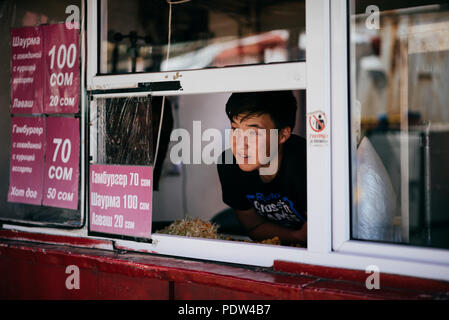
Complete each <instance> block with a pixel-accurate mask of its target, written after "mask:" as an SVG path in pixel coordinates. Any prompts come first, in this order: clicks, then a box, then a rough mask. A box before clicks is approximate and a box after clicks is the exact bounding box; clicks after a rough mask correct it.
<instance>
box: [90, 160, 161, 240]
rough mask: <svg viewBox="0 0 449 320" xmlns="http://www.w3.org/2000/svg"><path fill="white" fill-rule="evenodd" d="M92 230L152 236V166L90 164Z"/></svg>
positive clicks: (124, 234) (143, 236)
mask: <svg viewBox="0 0 449 320" xmlns="http://www.w3.org/2000/svg"><path fill="white" fill-rule="evenodd" d="M89 180H90V189H89V198H90V200H89V208H90V219H89V228H90V231H93V232H99V233H107V234H115V235H122V236H131V237H138V238H149V237H150V236H151V214H152V188H153V186H152V185H153V183H152V180H153V168H152V167H141V166H119V165H91V166H90V178H89Z"/></svg>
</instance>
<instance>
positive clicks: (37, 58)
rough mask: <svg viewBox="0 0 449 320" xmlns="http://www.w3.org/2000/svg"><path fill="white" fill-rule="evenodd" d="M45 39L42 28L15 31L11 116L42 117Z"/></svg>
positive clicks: (12, 50)
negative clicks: (20, 114)
mask: <svg viewBox="0 0 449 320" xmlns="http://www.w3.org/2000/svg"><path fill="white" fill-rule="evenodd" d="M42 52H43V35H42V31H41V28H40V27H26V28H16V29H11V113H13V114H19V113H22V114H23V113H28V114H30V113H42V111H43V107H42V101H43V85H42V82H43V63H42V61H43V58H42Z"/></svg>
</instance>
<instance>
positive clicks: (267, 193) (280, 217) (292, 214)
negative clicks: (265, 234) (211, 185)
mask: <svg viewBox="0 0 449 320" xmlns="http://www.w3.org/2000/svg"><path fill="white" fill-rule="evenodd" d="M283 148H284V149H283V157H282V163H281V166H280V168H279V171H278V173H277V174H276V176H275V177H274V179H273V180H272V181H270V182H268V183H264V182H262V180H261V178H260V175H259V171H258V170H254V171H251V172H245V171H243V170H241V169H240V168H239V166H238V164H237V163H236V159H235V158H234V157H233V156H232V159H233V163H232V164H225V159H230V158H231V155H230V154H229V153H231V154H232V151H231V149H227V150H225V151H224V152H223V153H222V154H221V157H220V161H219V164H218V165H217V169H218V175H219V177H220V182H221V187H222V192H223V202H224V203H226V204H227V205H228V206H230V207H231V208H233V209H235V210H248V209H251V208H254V209H255V210H256V212H257V213H258V214H260V215H261V216H263V217H265V218H266V219H268V220H270V221H272V222H275V223H278V224H281V225H283V226H286V227H292V228H300V227H301V226H302V225H303V224H304V222H306V220H307V216H306V212H307V167H306V160H307V159H306V152H307V149H306V140H305V139H304V138H302V137H300V136H297V135H291V136H290V138H289V139H288V140H287V141H286V142H285V143H284V147H283ZM226 153H228V155H227V157H226V155H225V154H226Z"/></svg>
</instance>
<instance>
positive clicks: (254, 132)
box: [249, 130, 258, 136]
mask: <svg viewBox="0 0 449 320" xmlns="http://www.w3.org/2000/svg"><path fill="white" fill-rule="evenodd" d="M249 134H250V135H252V136H257V135H258V133H257V131H256V130H251V131H250V132H249Z"/></svg>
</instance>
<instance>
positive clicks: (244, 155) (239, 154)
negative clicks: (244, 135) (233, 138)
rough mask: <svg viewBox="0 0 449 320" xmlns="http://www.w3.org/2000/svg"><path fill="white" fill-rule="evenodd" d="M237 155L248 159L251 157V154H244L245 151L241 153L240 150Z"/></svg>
mask: <svg viewBox="0 0 449 320" xmlns="http://www.w3.org/2000/svg"><path fill="white" fill-rule="evenodd" d="M237 156H239V158H242V159H248V158H250V156H249V155H247V154H244V153H240V152H237Z"/></svg>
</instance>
